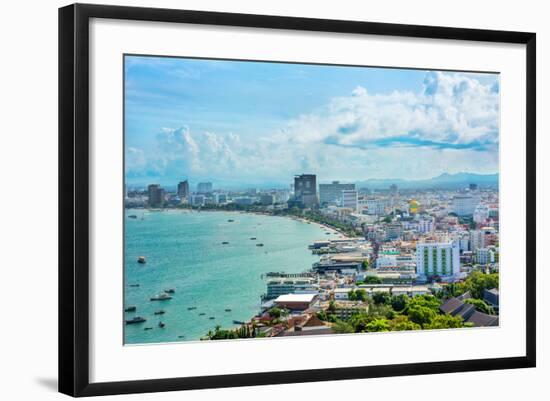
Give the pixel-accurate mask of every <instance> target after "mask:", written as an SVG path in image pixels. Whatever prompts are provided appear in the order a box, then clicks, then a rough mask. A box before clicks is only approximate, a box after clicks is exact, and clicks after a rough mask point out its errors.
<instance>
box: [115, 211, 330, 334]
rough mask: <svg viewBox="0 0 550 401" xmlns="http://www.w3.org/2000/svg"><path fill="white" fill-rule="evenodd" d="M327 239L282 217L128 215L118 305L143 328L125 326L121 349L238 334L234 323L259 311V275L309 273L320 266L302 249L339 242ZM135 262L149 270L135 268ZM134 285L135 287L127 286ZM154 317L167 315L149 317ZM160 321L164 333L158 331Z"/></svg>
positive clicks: (322, 231) (313, 227) (263, 283)
mask: <svg viewBox="0 0 550 401" xmlns="http://www.w3.org/2000/svg"><path fill="white" fill-rule="evenodd" d="M130 215H135V216H137V218H129V217H128V216H130ZM229 220H234V221H233V222H230V221H229ZM329 231H330V230H327V229H324V228H322V227H321V226H319V225H317V224H309V223H306V222H303V221H299V220H294V219H291V218H288V217H275V216H264V215H256V214H245V213H236V212H217V211H216V212H212V211H208V212H196V211H186V210H163V211H149V210H142V209H139V210H132V209H128V210H126V211H125V262H124V264H125V265H124V277H125V283H124V287H125V288H124V304H125V307H127V306H131V305H132V306H136V308H137V310H136V312H125V313H124V317H125V319H131V318H132V317H134V316H142V317H144V318H145V319H147V321H146V322H144V323H138V324H130V325H125V326H124V337H125V338H124V340H125V343H126V344H141V343H163V342H174V341H176V342H177V341H190V340H199V339H200V337H203V336H204V335H206V333H207V332H208V331H209V330H213V329H214V328H215V326H216V325H220V326H221V327H222V328H232V327H238V325H235V324H233V320H238V321H247V320H249V319H250V318H251V317H252V316H254V315H255V314H256V313H258V311H259V307H260V296H261V295H262V294H264V293H265V292H266V278H265V276H264V277H262V275H263V274H265V273H267V272H271V271H284V272H286V273H299V272H303V271H305V270H308V269H310V268H311V265H312V263H314V262H316V261H318V260H319V258H318V256H315V255H312V254H311V251H310V250H309V249H308V245H309V244H311V243H312V242H313V241H315V240H319V239H326V238H336V237H337V234H336V233H334V232H333V231H330V232H331V233H332V234H331V235H327V234H326V232H329ZM252 237H255V238H256V240H251V238H252ZM222 242H228V244H222ZM258 243H262V244H264V246H262V247H260V246H256V244H258ZM139 256H145V257H146V260H147V263H145V264H140V263H137V259H138V257H139ZM136 284H139V287H136V286H132V285H136ZM169 288H173V289H175V293H174V294H171V295H172V297H173V298H172V299H170V300H164V301H151V300H150V298H151V297H152V296H154V295H156V294H159V293H161V292H162V291H163V290H164V289H169ZM189 308H194V309H189ZM195 308H196V309H195ZM226 309H230V311H226ZM159 310H164V311H165V312H166V313H165V314H163V315H155V314H154V312H155V311H159ZM211 318H212V319H211ZM161 321H162V322H163V323H164V324H165V327H164V328H160V327H159V326H158V324H159V322H161ZM146 327H151V328H152V329H150V330H145V328H146Z"/></svg>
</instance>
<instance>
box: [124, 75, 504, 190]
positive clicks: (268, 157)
mask: <svg viewBox="0 0 550 401" xmlns="http://www.w3.org/2000/svg"><path fill="white" fill-rule="evenodd" d="M498 122H499V93H498V84H496V85H494V84H491V85H483V84H481V83H480V82H479V81H478V80H476V79H474V78H473V77H471V76H468V75H465V74H459V73H441V72H429V73H427V74H426V77H425V80H424V83H423V86H422V88H421V90H419V91H418V92H417V93H413V92H404V91H394V92H392V93H388V94H370V93H369V91H368V89H367V88H363V87H361V86H357V87H356V88H355V89H354V90H353V91H352V92H351V93H350V95H349V96H345V97H339V98H334V99H332V101H330V102H329V104H327V105H326V106H325V107H323V108H322V109H321V110H317V111H315V112H311V113H308V114H303V115H301V116H299V117H298V118H295V119H293V120H291V121H289V122H288V123H287V124H286V126H285V127H282V129H281V130H280V132H277V133H273V132H265V133H258V135H256V136H253V137H251V136H249V135H247V136H240V135H238V134H234V133H229V134H221V133H213V132H192V131H191V130H190V129H189V128H188V127H185V126H184V127H180V128H164V129H162V130H161V131H160V132H159V133H158V134H157V137H156V146H155V148H154V149H148V150H140V149H135V148H128V149H127V152H126V158H127V168H128V170H129V171H130V174H135V176H139V175H146V174H149V173H150V174H151V175H157V176H167V175H170V176H173V175H179V176H193V177H203V178H209V179H219V180H226V181H228V180H235V179H240V180H247V181H248V182H253V181H254V180H255V179H256V180H257V179H260V180H268V181H271V182H276V181H288V180H290V177H292V175H293V174H296V173H300V172H314V173H317V174H318V175H319V176H320V177H321V180H331V179H342V180H361V179H367V178H371V177H376V178H391V177H400V178H408V179H414V178H418V179H420V178H428V177H431V176H434V175H437V174H440V173H442V172H449V173H453V172H459V171H472V172H482V173H483V172H494V171H495V170H496V169H497V168H498V141H499V125H498Z"/></svg>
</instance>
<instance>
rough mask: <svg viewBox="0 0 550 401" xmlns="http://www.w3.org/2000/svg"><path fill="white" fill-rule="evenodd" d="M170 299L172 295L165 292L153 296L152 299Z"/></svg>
mask: <svg viewBox="0 0 550 401" xmlns="http://www.w3.org/2000/svg"><path fill="white" fill-rule="evenodd" d="M168 299H172V297H171V296H170V295H168V294H167V293H165V292H163V293H162V294H158V295H155V296H153V297H151V301H166V300H168Z"/></svg>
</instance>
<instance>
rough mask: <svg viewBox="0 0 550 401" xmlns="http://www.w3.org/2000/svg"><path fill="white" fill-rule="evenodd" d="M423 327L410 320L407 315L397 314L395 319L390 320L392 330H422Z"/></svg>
mask: <svg viewBox="0 0 550 401" xmlns="http://www.w3.org/2000/svg"><path fill="white" fill-rule="evenodd" d="M421 329H422V327H421V326H420V325H419V324H417V323H414V322H411V321H410V320H409V317H408V316H406V315H401V316H396V317H395V319H393V320H391V321H390V330H392V331H405V330H421Z"/></svg>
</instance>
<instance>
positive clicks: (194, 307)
mask: <svg viewBox="0 0 550 401" xmlns="http://www.w3.org/2000/svg"><path fill="white" fill-rule="evenodd" d="M195 309H197V307H196V306H190V307H188V308H187V310H195Z"/></svg>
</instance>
